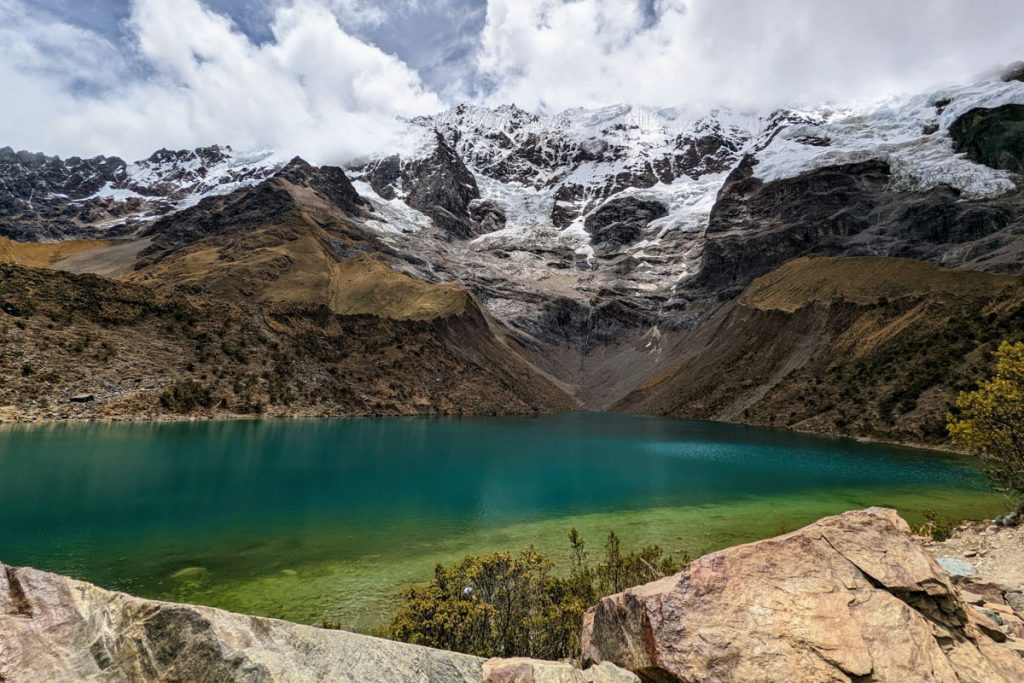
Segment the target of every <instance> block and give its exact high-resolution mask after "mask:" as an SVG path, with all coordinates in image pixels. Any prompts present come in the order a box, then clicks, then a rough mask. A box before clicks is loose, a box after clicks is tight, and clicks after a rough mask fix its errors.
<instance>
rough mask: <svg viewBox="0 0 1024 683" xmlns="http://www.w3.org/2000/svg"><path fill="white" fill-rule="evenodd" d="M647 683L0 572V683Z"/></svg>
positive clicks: (617, 673)
mask: <svg viewBox="0 0 1024 683" xmlns="http://www.w3.org/2000/svg"><path fill="white" fill-rule="evenodd" d="M81 680H95V681H211V682H212V681H217V682H218V683H229V682H234V681H239V682H243V681H244V682H245V683H264V682H270V681H331V682H332V683H334V682H341V683H373V682H375V681H380V682H381V683H481V681H484V680H486V681H488V682H489V683H638V681H639V679H637V677H636V676H634V675H633V674H631V673H629V672H628V671H624V670H622V669H620V668H618V667H616V666H614V665H613V664H601V665H599V666H595V667H592V668H591V669H590V670H588V671H580V670H578V669H575V668H573V667H572V666H570V665H569V664H563V663H560V662H542V661H536V660H531V659H491V660H486V661H485V660H484V659H481V658H480V657H471V656H469V655H463V654H458V653H455V652H444V651H442V650H432V649H430V648H426V647H420V646H418V645H408V644H406V643H396V642H393V641H390V640H382V639H380V638H371V637H369V636H362V635H358V634H355V633H347V632H345V631H333V630H327V629H320V628H313V627H312V626H301V625H299V624H292V623H289V622H286V621H278V620H276V619H265V618H262V617H250V616H245V615H242V614H233V613H231V612H225V611H223V610H218V609H212V608H209V607H197V606H193V605H178V604H173V603H167V602H158V601H155V600H143V599H141V598H135V597H132V596H130V595H125V594H124V593H114V592H111V591H106V590H103V589H102V588H98V587H96V586H93V585H91V584H88V583H84V582H81V581H75V580H73V579H68V578H65V577H63V576H58V575H56V574H49V573H47V572H41V571H38V570H35V569H27V568H15V567H8V566H5V565H3V564H0V681H9V682H10V683H19V682H21V681H29V682H32V683H34V682H35V681H81Z"/></svg>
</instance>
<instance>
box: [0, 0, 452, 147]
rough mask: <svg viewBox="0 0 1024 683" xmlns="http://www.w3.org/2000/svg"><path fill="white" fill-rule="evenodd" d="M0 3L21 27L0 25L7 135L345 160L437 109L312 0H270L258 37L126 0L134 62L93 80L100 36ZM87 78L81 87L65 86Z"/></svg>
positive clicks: (172, 8)
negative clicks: (266, 23)
mask: <svg viewBox="0 0 1024 683" xmlns="http://www.w3.org/2000/svg"><path fill="white" fill-rule="evenodd" d="M2 2H3V4H0V23H3V24H5V25H8V26H20V27H21V29H22V30H20V31H10V30H8V31H4V32H3V33H0V38H2V39H3V40H2V43H0V57H2V66H0V82H2V83H3V85H4V88H5V90H6V91H7V93H6V94H5V99H8V102H10V103H11V106H10V108H9V110H8V111H6V112H5V115H4V117H5V118H9V121H5V122H4V123H3V124H2V129H3V130H2V132H3V134H4V136H5V138H6V139H5V141H4V144H12V145H16V146H20V147H26V148H29V149H34V150H43V151H47V152H59V153H65V154H70V153H75V154H92V153H108V154H110V153H118V154H122V155H125V156H127V157H129V158H135V157H140V156H145V155H147V154H148V153H149V152H151V151H152V149H153V148H154V147H156V146H168V147H192V146H196V145H201V144H211V143H214V142H217V143H228V144H232V145H235V146H237V147H241V148H251V147H263V146H270V147H274V148H277V149H280V150H284V151H286V153H288V154H293V153H294V154H302V155H303V156H305V157H306V158H308V159H310V160H313V161H320V162H328V161H341V160H344V159H348V158H351V157H353V156H357V155H362V154H368V153H373V152H376V151H379V150H381V149H384V148H386V147H387V146H388V145H389V144H390V142H391V140H392V137H393V136H395V135H398V134H400V133H401V129H402V127H401V126H400V125H398V124H397V122H396V120H395V117H396V116H414V115H417V114H423V113H430V112H433V111H437V110H438V109H440V108H442V104H441V102H440V100H439V99H438V98H437V96H436V95H434V94H433V93H431V92H430V91H428V90H427V89H426V88H424V86H423V85H422V83H421V82H420V79H419V76H418V75H417V74H416V73H415V72H414V71H413V70H411V69H410V68H409V67H408V66H406V65H405V64H404V63H402V62H401V61H400V60H399V59H397V58H395V57H393V56H391V55H388V54H385V53H384V52H382V51H381V50H379V49H377V48H376V47H374V46H372V45H369V44H367V43H365V42H363V41H361V40H359V39H358V38H356V37H354V36H353V35H351V34H349V33H347V32H346V31H345V30H344V29H342V27H341V26H340V24H339V23H338V21H337V19H336V16H335V14H334V13H333V12H332V10H331V8H329V7H328V6H327V5H326V4H322V3H321V2H318V1H316V0H296V1H295V2H291V3H288V4H287V5H282V6H280V7H278V8H277V9H276V11H275V12H274V18H273V23H272V25H271V31H272V35H273V39H272V40H270V41H268V42H266V43H263V44H260V45H256V44H254V43H253V42H252V41H250V39H249V38H247V37H246V36H245V35H243V34H242V33H241V32H239V31H238V30H237V29H236V28H235V27H234V25H233V24H232V23H231V21H230V20H228V19H227V18H225V17H223V16H220V15H218V14H216V13H213V12H211V11H209V10H208V9H206V8H205V7H204V6H202V5H201V4H200V3H199V2H198V1H197V0H135V2H134V3H133V11H132V15H131V18H130V20H129V22H128V24H127V26H126V29H127V31H128V33H129V35H130V36H131V38H132V41H133V44H134V48H135V52H136V56H137V58H138V60H139V64H138V65H137V70H136V71H130V70H128V69H127V68H126V67H124V66H123V65H116V66H117V69H116V70H115V71H114V73H119V74H120V76H119V78H117V79H113V78H105V77H97V76H96V74H108V73H111V70H110V69H109V68H104V66H105V62H106V64H107V66H109V65H114V64H113V63H114V62H115V61H116V60H115V56H116V54H117V51H116V50H113V49H112V48H111V46H110V45H109V44H108V43H106V42H105V41H103V40H102V39H100V38H99V37H97V36H95V35H94V34H91V33H89V32H88V31H83V30H81V29H76V28H74V27H71V26H68V25H67V24H61V23H59V22H55V21H53V18H52V17H40V16H38V15H33V14H32V13H31V12H29V11H28V10H27V9H26V7H25V5H23V4H21V3H16V2H12V1H11V0H2ZM15 19H17V22H15ZM8 20H10V21H8ZM52 28H56V30H57V32H58V33H57V34H53V35H64V36H70V37H71V38H72V39H73V40H72V41H71V42H69V49H67V50H66V51H64V52H66V53H67V54H68V55H69V59H68V60H65V59H63V57H61V55H62V54H64V52H61V51H58V52H56V53H54V52H50V48H51V47H52V43H53V42H54V40H52V39H50V38H47V32H48V31H50V30H51V29H52ZM52 54H56V55H57V56H58V57H57V58H51V57H50V55H52ZM76 55H77V57H75V56H76ZM71 57H75V58H76V59H77V60H78V61H77V62H76V61H75V60H74V59H71ZM108 60H109V61H108ZM65 62H67V63H65ZM138 69H141V74H140V73H138ZM83 78H86V79H90V80H89V81H88V83H87V85H88V87H85V88H75V87H73V82H75V81H77V80H81V79H83ZM12 138H13V139H12Z"/></svg>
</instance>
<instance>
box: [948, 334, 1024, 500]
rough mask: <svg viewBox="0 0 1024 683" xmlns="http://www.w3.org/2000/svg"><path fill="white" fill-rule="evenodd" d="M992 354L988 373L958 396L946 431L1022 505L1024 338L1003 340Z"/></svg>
mask: <svg viewBox="0 0 1024 683" xmlns="http://www.w3.org/2000/svg"><path fill="white" fill-rule="evenodd" d="M995 357H996V368H995V373H994V374H993V376H992V378H991V379H988V380H985V381H983V382H981V383H980V384H979V385H978V388H977V389H976V390H975V391H965V392H962V393H961V394H960V396H959V397H958V398H957V401H956V407H957V409H958V414H956V415H953V414H951V415H949V416H948V417H947V422H948V429H949V435H950V436H951V437H952V439H953V443H954V444H956V445H957V446H959V447H961V448H963V449H964V450H966V451H968V452H970V453H973V454H975V455H977V456H978V457H979V458H981V459H982V460H983V461H984V462H985V464H986V471H987V473H988V477H989V481H990V482H991V483H992V485H993V486H994V487H995V488H997V489H999V490H1002V491H1005V492H1006V493H1008V494H1009V495H1011V496H1012V497H1013V498H1014V499H1015V502H1016V504H1017V506H1018V509H1024V343H1021V342H1017V343H1016V344H1010V343H1009V342H1003V343H1002V345H1000V347H999V350H998V351H996V353H995Z"/></svg>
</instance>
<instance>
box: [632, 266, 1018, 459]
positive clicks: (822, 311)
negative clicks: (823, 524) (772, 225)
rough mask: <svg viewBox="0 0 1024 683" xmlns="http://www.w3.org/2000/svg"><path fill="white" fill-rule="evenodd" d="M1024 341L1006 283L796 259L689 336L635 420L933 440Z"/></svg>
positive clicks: (645, 394)
mask: <svg viewBox="0 0 1024 683" xmlns="http://www.w3.org/2000/svg"><path fill="white" fill-rule="evenodd" d="M1022 337H1024V287H1022V286H1021V284H1020V282H1019V281H1017V280H1015V279H1014V278H1010V277H1007V276H1001V275H991V274H986V273H973V272H964V271H953V270H946V269H942V268H938V267H935V266H930V265H927V264H923V263H918V262H914V261H906V260H902V259H882V258H839V259H833V258H818V259H814V258H811V259H798V260H796V261H793V262H790V263H789V264H786V265H784V266H782V267H780V268H779V269H777V270H775V271H773V272H772V273H769V274H767V275H765V276H764V277H762V278H760V279H758V280H756V281H755V282H753V283H752V284H751V285H750V286H749V287H748V288H747V289H746V291H745V292H744V293H743V294H742V295H741V296H740V297H739V299H738V300H736V301H735V302H733V303H729V304H727V305H725V306H723V307H722V308H721V309H720V310H719V311H718V312H717V313H716V314H715V315H714V316H713V317H712V318H711V319H710V320H708V321H707V322H705V323H704V324H703V325H701V326H700V327H699V328H698V329H697V330H695V331H694V332H692V333H690V336H689V338H688V339H687V340H686V343H684V344H681V345H680V348H682V349H683V350H682V351H681V353H680V356H679V358H678V360H677V364H676V366H675V367H674V368H673V369H672V370H670V371H668V372H666V373H664V374H663V375H662V376H660V377H659V378H658V379H656V380H654V381H653V382H651V383H649V384H648V385H647V386H645V387H643V388H641V389H638V390H636V391H634V392H633V393H631V394H630V395H629V396H627V397H626V398H625V399H623V400H622V401H620V402H619V404H618V405H617V407H618V408H619V409H622V410H627V411H631V412H641V413H651V414H659V415H670V416H674V417H686V418H701V419H720V420H734V421H739V422H747V423H751V424H763V425H774V426H780V427H789V428H793V429H800V430H806V431H813V432H822V433H829V434H847V435H856V436H866V437H873V438H880V439H890V440H899V441H911V442H919V443H941V442H943V441H945V438H946V436H945V430H944V416H945V414H946V412H947V411H948V410H949V409H950V408H951V406H952V400H953V398H954V396H955V393H956V391H957V390H961V389H964V388H967V387H969V386H971V384H972V382H974V381H975V380H976V379H977V378H979V377H982V376H983V375H984V373H985V372H986V371H987V368H988V365H989V362H990V356H989V354H990V352H991V351H992V350H994V348H995V346H996V345H997V344H998V343H999V342H1000V341H1001V340H1003V339H1020V338H1022Z"/></svg>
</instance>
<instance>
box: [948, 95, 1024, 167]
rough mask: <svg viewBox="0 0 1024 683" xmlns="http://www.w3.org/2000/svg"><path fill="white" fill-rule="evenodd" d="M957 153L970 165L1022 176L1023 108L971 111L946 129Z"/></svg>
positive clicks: (1023, 148) (1015, 105)
mask: <svg viewBox="0 0 1024 683" xmlns="http://www.w3.org/2000/svg"><path fill="white" fill-rule="evenodd" d="M949 134H950V135H951V136H952V137H953V141H954V142H955V143H956V150H957V151H958V152H964V153H966V154H967V156H968V158H970V159H971V160H972V161H976V162H978V163H979V164H985V165H986V166H991V167H992V168H1001V169H1003V170H1005V171H1011V172H1013V173H1024V104H1006V105H1003V106H1002V107H996V108H995V109H981V108H979V109H972V110H970V111H969V112H967V113H966V114H964V115H963V116H961V117H960V118H958V119H957V120H956V121H954V122H953V125H952V126H950V128H949Z"/></svg>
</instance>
